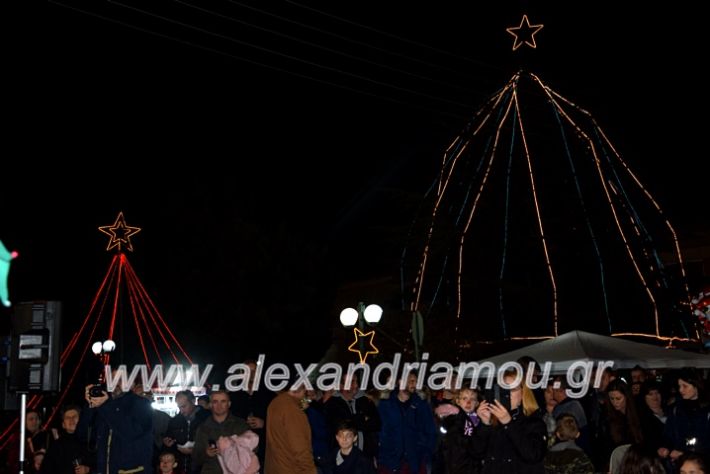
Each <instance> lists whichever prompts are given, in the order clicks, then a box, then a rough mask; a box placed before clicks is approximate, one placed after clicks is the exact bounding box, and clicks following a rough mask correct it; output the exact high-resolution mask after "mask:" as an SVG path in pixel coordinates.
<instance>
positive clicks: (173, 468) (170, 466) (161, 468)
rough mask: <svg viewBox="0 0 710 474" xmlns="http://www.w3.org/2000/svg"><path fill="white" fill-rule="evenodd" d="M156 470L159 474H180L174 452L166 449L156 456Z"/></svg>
mask: <svg viewBox="0 0 710 474" xmlns="http://www.w3.org/2000/svg"><path fill="white" fill-rule="evenodd" d="M158 460H159V463H158V472H159V473H160V474H182V473H181V472H180V471H179V470H178V463H177V460H176V459H175V454H173V453H171V452H169V451H166V452H164V453H161V454H160V456H158Z"/></svg>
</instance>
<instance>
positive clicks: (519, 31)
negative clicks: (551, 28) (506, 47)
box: [505, 15, 545, 51]
mask: <svg viewBox="0 0 710 474" xmlns="http://www.w3.org/2000/svg"><path fill="white" fill-rule="evenodd" d="M543 26H545V25H542V24H539V25H531V24H530V20H528V16H527V15H523V19H522V20H520V26H511V27H510V28H506V29H505V31H507V32H508V33H510V34H511V35H513V36H514V37H515V41H514V42H513V51H515V50H516V49H518V48H519V47H521V46H522V45H523V44H527V45H528V46H530V47H531V48H537V45H536V44H535V34H536V33H537V32H538V31H540V30H541V29H542V27H543Z"/></svg>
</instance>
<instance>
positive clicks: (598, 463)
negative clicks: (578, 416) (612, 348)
mask: <svg viewBox="0 0 710 474" xmlns="http://www.w3.org/2000/svg"><path fill="white" fill-rule="evenodd" d="M597 379H599V381H598V383H597ZM615 379H616V373H615V372H614V371H613V370H612V369H611V367H604V369H603V370H602V372H601V373H599V372H598V369H596V368H595V369H594V372H593V373H592V379H591V380H592V385H591V386H590V387H589V391H588V392H587V394H586V395H585V396H584V397H583V398H582V399H581V400H580V402H581V403H582V406H583V407H584V413H585V415H586V417H587V423H588V434H589V435H588V437H589V442H588V443H587V445H588V448H585V447H584V446H582V445H581V444H580V443H579V442H578V443H577V444H580V446H582V449H585V452H587V453H588V454H590V457H591V458H592V463H594V467H595V468H596V470H597V471H600V472H602V471H604V469H605V468H606V466H607V464H608V463H609V457H608V453H607V450H606V446H605V440H604V439H603V433H604V430H603V429H602V428H603V426H602V425H604V424H605V422H604V421H603V418H605V415H604V413H605V411H606V405H607V403H608V402H609V397H608V396H607V393H606V388H607V386H608V385H609V383H611V382H612V381H613V380H615Z"/></svg>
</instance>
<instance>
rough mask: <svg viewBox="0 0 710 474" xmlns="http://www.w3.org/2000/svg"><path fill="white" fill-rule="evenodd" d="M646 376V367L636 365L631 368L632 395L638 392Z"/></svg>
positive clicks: (636, 394)
mask: <svg viewBox="0 0 710 474" xmlns="http://www.w3.org/2000/svg"><path fill="white" fill-rule="evenodd" d="M647 378H648V375H647V374H646V369H644V368H643V367H641V366H640V365H636V366H634V368H633V369H631V393H632V394H633V396H634V397H636V396H638V395H639V394H640V392H641V385H643V383H644V382H645V381H646V379H647Z"/></svg>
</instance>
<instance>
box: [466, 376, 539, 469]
mask: <svg viewBox="0 0 710 474" xmlns="http://www.w3.org/2000/svg"><path fill="white" fill-rule="evenodd" d="M503 381H504V382H505V385H507V386H508V387H511V388H510V392H509V393H510V402H509V406H506V405H508V402H507V397H506V396H502V395H503V394H506V388H505V387H501V388H500V389H499V393H500V394H502V395H501V397H500V398H501V399H502V400H501V399H490V398H489V399H488V400H484V401H482V402H481V404H480V405H479V407H478V410H477V414H478V417H479V418H480V420H481V423H480V425H479V429H478V430H476V431H475V433H474V436H475V437H476V443H475V445H476V446H477V447H478V449H480V450H481V453H480V454H481V457H482V459H483V465H482V469H481V472H482V474H492V473H505V474H511V473H516V474H543V473H544V472H545V468H544V466H543V459H544V457H545V453H546V451H547V440H546V434H547V428H546V426H545V423H544V422H543V421H542V419H541V418H540V414H539V410H540V408H539V406H538V404H537V401H536V399H535V395H534V393H533V392H532V390H530V388H529V387H527V386H526V385H525V384H524V383H523V380H522V374H518V373H517V372H516V371H506V372H505V373H504V375H503Z"/></svg>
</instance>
